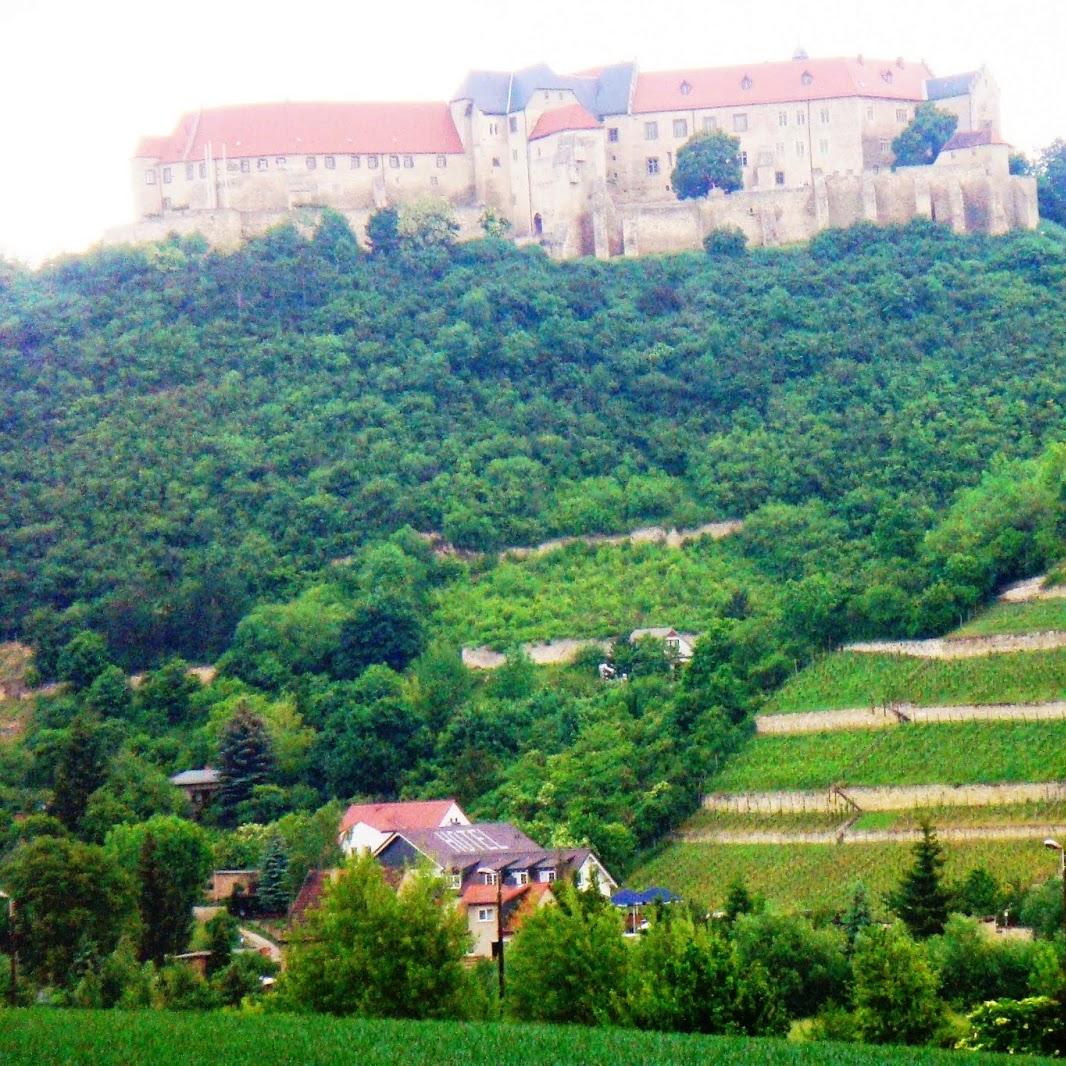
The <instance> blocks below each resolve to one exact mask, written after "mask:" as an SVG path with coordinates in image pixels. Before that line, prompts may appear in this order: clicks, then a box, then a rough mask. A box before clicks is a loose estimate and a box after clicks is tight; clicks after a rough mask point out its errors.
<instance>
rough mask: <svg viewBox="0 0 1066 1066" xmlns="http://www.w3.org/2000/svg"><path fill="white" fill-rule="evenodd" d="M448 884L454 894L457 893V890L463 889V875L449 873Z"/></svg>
mask: <svg viewBox="0 0 1066 1066" xmlns="http://www.w3.org/2000/svg"><path fill="white" fill-rule="evenodd" d="M448 883H449V884H450V885H451V887H452V888H453V889H454V890H455V891H456V892H458V891H459V889H460V888H462V887H463V875H462V873H461V872H458V873H457V872H455V871H453V872H452V873H450V874H449V875H448Z"/></svg>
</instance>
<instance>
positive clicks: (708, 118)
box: [703, 115, 718, 133]
mask: <svg viewBox="0 0 1066 1066" xmlns="http://www.w3.org/2000/svg"><path fill="white" fill-rule="evenodd" d="M716 129H718V119H716V118H715V117H714V115H704V116H703V132H704V133H710V132H711V131H712V130H716Z"/></svg>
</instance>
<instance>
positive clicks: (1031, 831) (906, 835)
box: [675, 823, 1066, 845]
mask: <svg viewBox="0 0 1066 1066" xmlns="http://www.w3.org/2000/svg"><path fill="white" fill-rule="evenodd" d="M936 835H937V836H938V837H939V838H940V839H941V840H946V841H958V840H1029V839H1032V840H1045V839H1046V838H1047V837H1059V838H1061V837H1062V836H1063V835H1066V825H1060V824H1046V823H1039V824H1032V825H987V826H986V825H981V826H939V825H938V826H937V827H936ZM921 838H922V831H921V830H920V829H844V828H841V829H839V830H834V829H830V830H825V831H821V832H795V833H773V832H765V831H763V832H754V833H744V832H740V831H738V830H728V831H726V830H723V831H722V832H718V833H714V832H692V833H678V834H677V835H676V837H675V839H676V840H678V841H679V842H681V843H683V844H777V845H787V844H901V843H910V842H912V841H915V840H921Z"/></svg>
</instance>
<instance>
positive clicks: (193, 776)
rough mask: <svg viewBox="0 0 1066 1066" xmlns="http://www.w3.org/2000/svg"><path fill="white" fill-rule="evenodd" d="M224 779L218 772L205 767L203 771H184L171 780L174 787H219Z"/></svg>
mask: <svg viewBox="0 0 1066 1066" xmlns="http://www.w3.org/2000/svg"><path fill="white" fill-rule="evenodd" d="M221 782H222V778H221V777H220V776H219V772H218V771H217V770H213V769H212V768H211V767H210V766H205V767H204V768H203V769H202V770H182V772H181V773H180V774H174V776H173V777H172V778H171V779H170V783H171V784H172V785H179V786H180V785H218V784H221Z"/></svg>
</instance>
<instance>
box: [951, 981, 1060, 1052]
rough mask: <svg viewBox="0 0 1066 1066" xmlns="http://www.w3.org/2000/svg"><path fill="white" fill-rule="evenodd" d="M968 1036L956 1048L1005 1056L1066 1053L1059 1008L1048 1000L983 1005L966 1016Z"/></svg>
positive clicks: (1035, 998) (997, 1002)
mask: <svg viewBox="0 0 1066 1066" xmlns="http://www.w3.org/2000/svg"><path fill="white" fill-rule="evenodd" d="M967 1021H968V1022H969V1024H970V1032H969V1034H968V1035H967V1036H966V1037H964V1038H963V1039H962V1040H960V1041H959V1043H958V1047H960V1048H962V1049H964V1050H968V1051H999V1052H1005V1053H1006V1054H1008V1055H1054V1056H1058V1055H1061V1054H1062V1053H1063V1052H1064V1051H1066V1026H1064V1024H1063V1019H1062V1004H1060V1003H1057V1002H1056V1001H1055V1000H1053V999H1050V998H1048V997H1047V996H1031V997H1029V998H1027V999H999V1000H992V1001H991V1002H988V1003H983V1004H982V1005H981V1006H980V1007H978V1008H977V1010H975V1011H974V1012H973V1013H972V1014H970V1015H968V1016H967Z"/></svg>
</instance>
